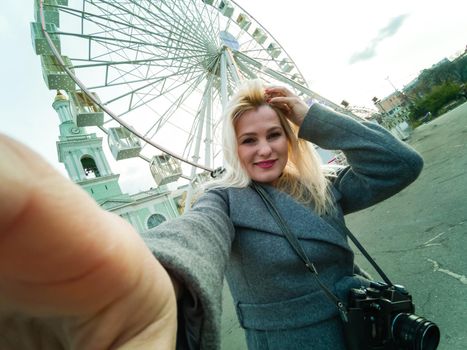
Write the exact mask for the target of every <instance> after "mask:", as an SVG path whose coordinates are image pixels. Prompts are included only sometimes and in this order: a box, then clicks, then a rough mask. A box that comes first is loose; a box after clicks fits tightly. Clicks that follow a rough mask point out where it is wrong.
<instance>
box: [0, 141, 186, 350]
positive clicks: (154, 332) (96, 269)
mask: <svg viewBox="0 0 467 350" xmlns="http://www.w3.org/2000/svg"><path fill="white" fill-rule="evenodd" d="M0 198H1V200H0V212H1V214H0V330H1V331H0V344H1V345H0V348H1V349H39V348H40V349H47V350H55V349H70V348H71V349H86V350H104V349H106V350H107V349H132V350H136V349H175V339H176V330H177V310H176V299H175V293H174V287H173V286H172V283H171V281H170V277H169V276H168V274H167V272H166V271H165V269H164V268H163V267H162V266H161V265H160V264H159V263H158V262H157V260H156V259H155V258H154V257H153V255H152V254H151V252H150V251H149V249H148V248H147V247H146V246H145V244H144V242H143V241H142V240H141V238H140V236H139V235H138V233H137V232H136V231H135V230H134V229H133V227H131V226H130V225H129V224H128V223H127V222H125V221H124V220H122V219H121V218H120V217H118V216H117V215H114V214H111V213H108V212H106V211H104V210H102V209H101V208H100V207H99V206H98V205H97V204H96V203H95V202H94V200H93V199H92V198H90V197H89V196H88V195H87V194H86V193H85V192H84V191H83V190H82V189H81V188H79V187H78V186H77V185H75V184H73V183H72V182H70V181H69V180H67V179H65V178H63V177H62V176H61V175H60V174H59V173H57V172H56V171H55V170H53V169H52V167H51V166H50V165H49V164H47V163H46V162H45V161H44V160H42V159H41V158H40V157H39V156H38V155H36V154H35V153H34V152H32V151H31V150H29V149H28V148H26V147H25V146H23V145H21V144H19V143H17V142H15V141H13V140H11V139H9V138H8V137H5V136H2V135H0Z"/></svg>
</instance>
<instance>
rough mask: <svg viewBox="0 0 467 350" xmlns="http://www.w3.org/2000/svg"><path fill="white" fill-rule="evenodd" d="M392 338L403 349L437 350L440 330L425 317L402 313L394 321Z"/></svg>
mask: <svg viewBox="0 0 467 350" xmlns="http://www.w3.org/2000/svg"><path fill="white" fill-rule="evenodd" d="M392 336H393V338H394V340H395V341H396V343H397V344H398V345H400V346H401V348H402V349H407V350H409V349H410V350H435V349H436V348H437V347H438V344H439V337H440V333H439V328H438V326H437V325H436V324H434V323H433V322H431V321H428V320H427V319H425V318H423V317H419V316H417V315H413V314H407V313H400V314H397V315H396V316H395V317H394V319H393V320H392Z"/></svg>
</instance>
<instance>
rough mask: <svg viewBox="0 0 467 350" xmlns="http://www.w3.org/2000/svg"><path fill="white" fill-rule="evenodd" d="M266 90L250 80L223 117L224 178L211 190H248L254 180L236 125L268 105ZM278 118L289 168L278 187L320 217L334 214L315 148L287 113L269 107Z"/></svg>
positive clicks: (277, 184) (236, 95)
mask: <svg viewBox="0 0 467 350" xmlns="http://www.w3.org/2000/svg"><path fill="white" fill-rule="evenodd" d="M264 89H265V86H264V85H263V83H262V82H261V81H260V80H259V79H255V80H248V81H246V82H245V83H244V84H242V86H240V88H239V90H238V91H237V93H236V94H235V95H233V97H232V98H231V100H230V102H229V104H228V105H227V108H226V110H225V113H224V116H223V118H224V120H223V135H222V148H223V152H224V167H225V172H224V174H223V176H222V177H221V178H220V179H219V180H216V181H214V182H212V183H211V184H209V185H208V187H239V188H243V187H247V186H248V185H249V184H250V182H251V179H250V177H249V176H248V173H247V172H246V170H245V169H244V167H243V166H242V164H241V162H240V159H239V158H238V150H237V137H236V134H235V125H236V123H237V121H238V120H239V118H240V117H241V116H242V115H243V114H244V113H245V112H247V111H251V110H256V109H258V108H259V107H260V106H263V105H269V104H268V103H267V102H266V97H265V92H264ZM269 106H270V107H271V108H272V109H273V110H274V111H275V112H276V113H277V115H278V117H279V120H280V123H281V126H282V127H283V129H284V131H285V134H286V137H287V140H288V146H289V149H288V151H289V159H288V162H287V165H286V167H285V169H284V171H283V173H282V175H281V176H280V178H279V179H278V181H277V183H276V187H277V188H278V189H279V190H282V191H284V192H286V193H288V194H290V195H291V196H292V197H294V198H295V199H296V200H298V201H299V202H302V203H306V204H308V203H312V204H313V205H314V209H315V211H316V212H317V213H318V214H324V213H326V212H329V211H330V210H332V207H333V206H332V201H331V195H330V192H329V182H328V180H327V179H326V177H325V175H324V173H323V171H322V168H321V159H320V157H319V155H318V153H317V152H316V151H315V150H314V148H312V147H310V145H309V144H308V143H307V142H306V141H305V140H302V139H299V138H298V127H297V126H296V125H294V124H292V123H291V122H289V120H288V119H287V117H286V116H285V114H284V112H283V111H282V110H281V109H280V108H277V107H275V106H274V105H269Z"/></svg>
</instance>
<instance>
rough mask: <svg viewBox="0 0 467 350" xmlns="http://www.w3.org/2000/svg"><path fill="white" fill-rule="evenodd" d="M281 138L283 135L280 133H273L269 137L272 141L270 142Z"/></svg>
mask: <svg viewBox="0 0 467 350" xmlns="http://www.w3.org/2000/svg"><path fill="white" fill-rule="evenodd" d="M281 136H282V133H280V132H273V133H272V134H270V135H269V139H270V140H275V139H277V138H279V137H281Z"/></svg>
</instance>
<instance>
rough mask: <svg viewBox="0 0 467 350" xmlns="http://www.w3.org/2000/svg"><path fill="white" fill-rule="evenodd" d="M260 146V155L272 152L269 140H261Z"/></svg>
mask: <svg viewBox="0 0 467 350" xmlns="http://www.w3.org/2000/svg"><path fill="white" fill-rule="evenodd" d="M258 146H259V149H258V154H259V155H261V156H268V155H270V154H271V152H272V149H271V145H270V144H269V142H266V141H263V142H260V143H259V145H258Z"/></svg>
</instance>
